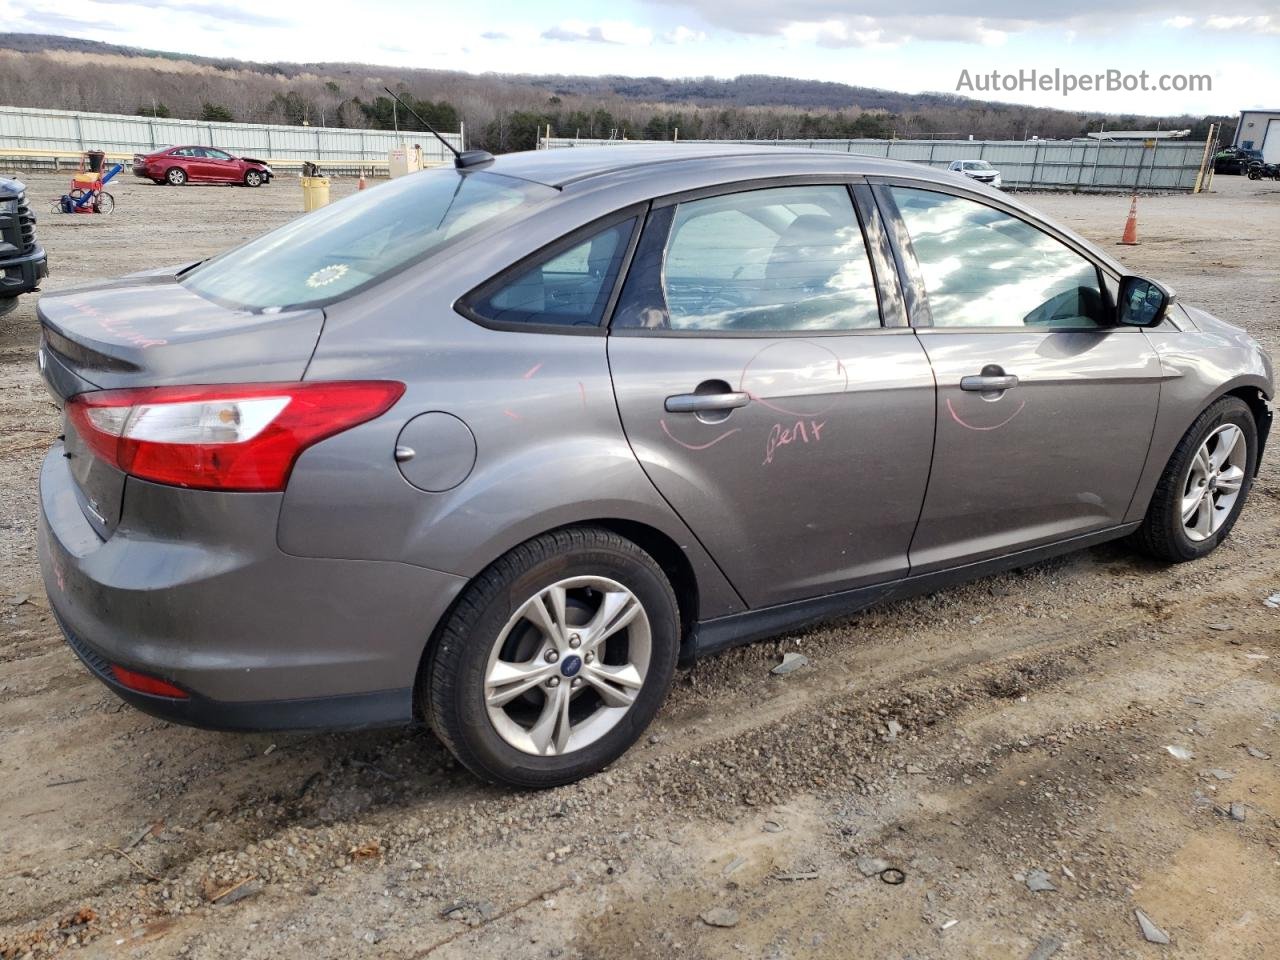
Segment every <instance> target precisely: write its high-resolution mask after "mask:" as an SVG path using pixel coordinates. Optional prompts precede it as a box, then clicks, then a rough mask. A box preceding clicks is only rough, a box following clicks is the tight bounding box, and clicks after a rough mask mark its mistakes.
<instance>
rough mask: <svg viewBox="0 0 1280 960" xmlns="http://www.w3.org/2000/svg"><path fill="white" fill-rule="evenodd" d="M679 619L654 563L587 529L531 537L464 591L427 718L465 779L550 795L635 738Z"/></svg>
mask: <svg viewBox="0 0 1280 960" xmlns="http://www.w3.org/2000/svg"><path fill="white" fill-rule="evenodd" d="M679 642H680V616H679V609H678V607H677V604H676V598H675V594H674V592H673V591H672V589H671V584H670V583H669V582H668V580H667V578H666V575H665V574H664V573H663V572H662V568H661V567H660V566H659V565H658V564H657V563H656V562H655V561H654V559H653V558H652V557H651V556H649V555H648V554H647V553H645V552H644V551H643V550H641V549H640V548H639V547H638V546H636V545H635V544H634V543H632V542H631V541H629V540H626V539H624V538H622V537H620V536H618V535H617V534H615V533H613V532H611V531H608V530H604V529H601V528H598V527H572V528H568V529H565V530H558V531H555V532H553V533H548V534H544V535H542V536H540V537H536V538H535V539H533V540H530V541H528V542H527V543H524V544H521V545H520V546H519V547H516V548H515V549H514V550H512V551H511V552H510V553H508V554H507V555H506V556H504V557H502V558H501V559H499V560H498V561H496V562H495V563H494V564H493V565H492V566H490V567H489V568H488V569H487V570H485V571H484V572H483V573H482V574H480V576H478V577H477V578H476V579H475V581H474V582H473V583H472V584H471V585H470V586H469V587H468V588H467V589H466V591H464V593H463V594H462V596H461V597H460V599H459V600H458V602H457V604H456V605H455V607H454V610H453V612H452V613H451V615H450V617H449V619H448V621H447V622H446V624H445V626H444V627H443V629H442V630H441V632H440V635H439V637H438V638H437V640H436V643H435V646H434V648H433V649H432V651H431V652H430V656H429V659H428V662H427V664H426V668H425V673H424V677H423V681H424V690H423V692H424V694H425V700H426V714H427V719H428V721H429V722H430V724H431V726H432V728H433V729H434V730H435V732H436V734H437V736H439V738H440V739H441V741H443V743H444V744H445V746H447V747H448V748H449V749H450V751H452V753H453V754H454V756H455V757H457V758H458V760H459V762H461V763H462V764H463V765H464V766H466V767H467V768H468V769H469V770H471V771H472V772H473V773H475V774H476V775H478V776H480V777H482V778H484V779H486V780H490V781H494V782H497V783H504V784H508V785H510V786H515V787H525V788H543V787H554V786H559V785H561V784H565V783H571V782H572V781H574V780H578V779H581V778H582V777H585V776H589V775H590V774H593V773H596V772H597V771H599V770H601V769H602V768H603V767H605V766H607V765H608V764H610V763H612V762H613V761H614V760H616V759H617V758H618V757H619V756H621V755H622V754H623V753H624V752H626V750H627V749H628V748H629V747H630V746H631V745H632V744H633V743H634V742H635V741H636V740H637V739H638V738H639V737H640V735H641V734H642V733H643V732H644V730H645V729H646V728H647V727H648V726H649V723H650V721H652V719H653V717H654V715H655V714H656V713H657V712H658V709H659V707H660V706H661V705H662V701H663V700H664V699H665V698H666V695H667V691H668V689H669V688H670V686H671V680H672V677H673V676H674V674H675V667H676V658H677V655H678V652H679Z"/></svg>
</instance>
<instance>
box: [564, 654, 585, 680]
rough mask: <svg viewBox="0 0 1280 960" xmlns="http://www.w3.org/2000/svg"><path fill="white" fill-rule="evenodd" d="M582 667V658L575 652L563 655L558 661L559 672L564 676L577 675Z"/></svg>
mask: <svg viewBox="0 0 1280 960" xmlns="http://www.w3.org/2000/svg"><path fill="white" fill-rule="evenodd" d="M581 669H582V658H581V657H579V656H577V655H576V654H573V655H570V656H567V657H565V658H564V659H563V660H561V661H560V672H561V673H563V674H564V675H565V676H566V677H573V676H577V673H578V671H579V670H581Z"/></svg>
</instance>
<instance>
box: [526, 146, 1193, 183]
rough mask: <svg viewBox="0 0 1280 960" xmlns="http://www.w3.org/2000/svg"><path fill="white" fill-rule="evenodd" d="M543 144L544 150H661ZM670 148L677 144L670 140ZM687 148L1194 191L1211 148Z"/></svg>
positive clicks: (1014, 179) (1013, 178) (1031, 180)
mask: <svg viewBox="0 0 1280 960" xmlns="http://www.w3.org/2000/svg"><path fill="white" fill-rule="evenodd" d="M654 142H659V141H647V140H594V139H593V140H586V139H578V138H574V137H542V138H540V139H539V141H538V148H539V149H557V148H565V147H579V146H583V147H585V146H609V145H617V144H619V143H654ZM666 142H669V141H666ZM680 142H681V143H704V144H705V143H738V144H759V145H769V146H779V147H789V148H792V149H795V148H800V149H810V150H829V151H836V152H839V153H853V154H858V155H859V156H867V157H887V158H888V159H891V160H910V161H913V162H915V163H924V164H928V165H929V166H931V167H946V166H948V165H949V164H950V163H951V161H953V160H986V161H987V162H989V163H990V164H991V165H992V166H994V167H996V168H997V169H998V170H999V171H1000V176H1001V179H1002V180H1003V181H1004V186H1005V189H1014V190H1019V189H1021V190H1071V191H1082V192H1083V191H1099V192H1102V191H1122V190H1133V189H1134V188H1135V187H1136V188H1137V189H1139V190H1164V191H1170V192H1179V191H1182V192H1190V191H1191V190H1193V189H1194V188H1195V184H1196V175H1197V173H1198V172H1199V170H1200V164H1201V161H1202V160H1203V158H1204V155H1205V145H1204V142H1203V141H1201V142H1188V141H1185V140H1178V141H1172V142H1171V141H1168V140H1155V141H1150V143H1151V144H1152V145H1151V146H1147V145H1145V144H1144V143H1143V142H1142V141H1123V140H1115V141H1112V140H1104V141H1096V140H715V141H710V140H681V141H680Z"/></svg>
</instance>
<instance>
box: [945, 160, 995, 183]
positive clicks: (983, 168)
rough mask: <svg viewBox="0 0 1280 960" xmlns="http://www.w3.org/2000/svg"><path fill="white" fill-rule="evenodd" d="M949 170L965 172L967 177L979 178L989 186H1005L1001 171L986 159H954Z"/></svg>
mask: <svg viewBox="0 0 1280 960" xmlns="http://www.w3.org/2000/svg"><path fill="white" fill-rule="evenodd" d="M947 169H948V170H954V171H955V172H956V173H963V174H964V175H965V176H966V177H970V178H972V179H974V180H978V181H980V182H982V183H985V184H987V185H988V186H991V187H995V188H997V189H999V188H1000V187H1001V186H1003V181H1002V180H1001V179H1000V171H999V170H997V169H996V168H995V167H993V166H992V165H991V164H989V163H987V161H985V160H952V161H951V166H949V167H948V168H947Z"/></svg>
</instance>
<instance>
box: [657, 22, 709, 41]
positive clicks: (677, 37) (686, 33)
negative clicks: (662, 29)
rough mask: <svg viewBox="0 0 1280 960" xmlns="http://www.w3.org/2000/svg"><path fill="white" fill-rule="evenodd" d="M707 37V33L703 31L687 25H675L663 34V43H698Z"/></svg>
mask: <svg viewBox="0 0 1280 960" xmlns="http://www.w3.org/2000/svg"><path fill="white" fill-rule="evenodd" d="M706 39H707V35H706V33H704V32H703V31H701V30H693V29H690V28H689V27H685V26H679V27H675V28H674V29H671V30H668V31H667V32H666V33H664V34H663V35H662V42H663V43H698V42H700V41H702V40H706Z"/></svg>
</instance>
